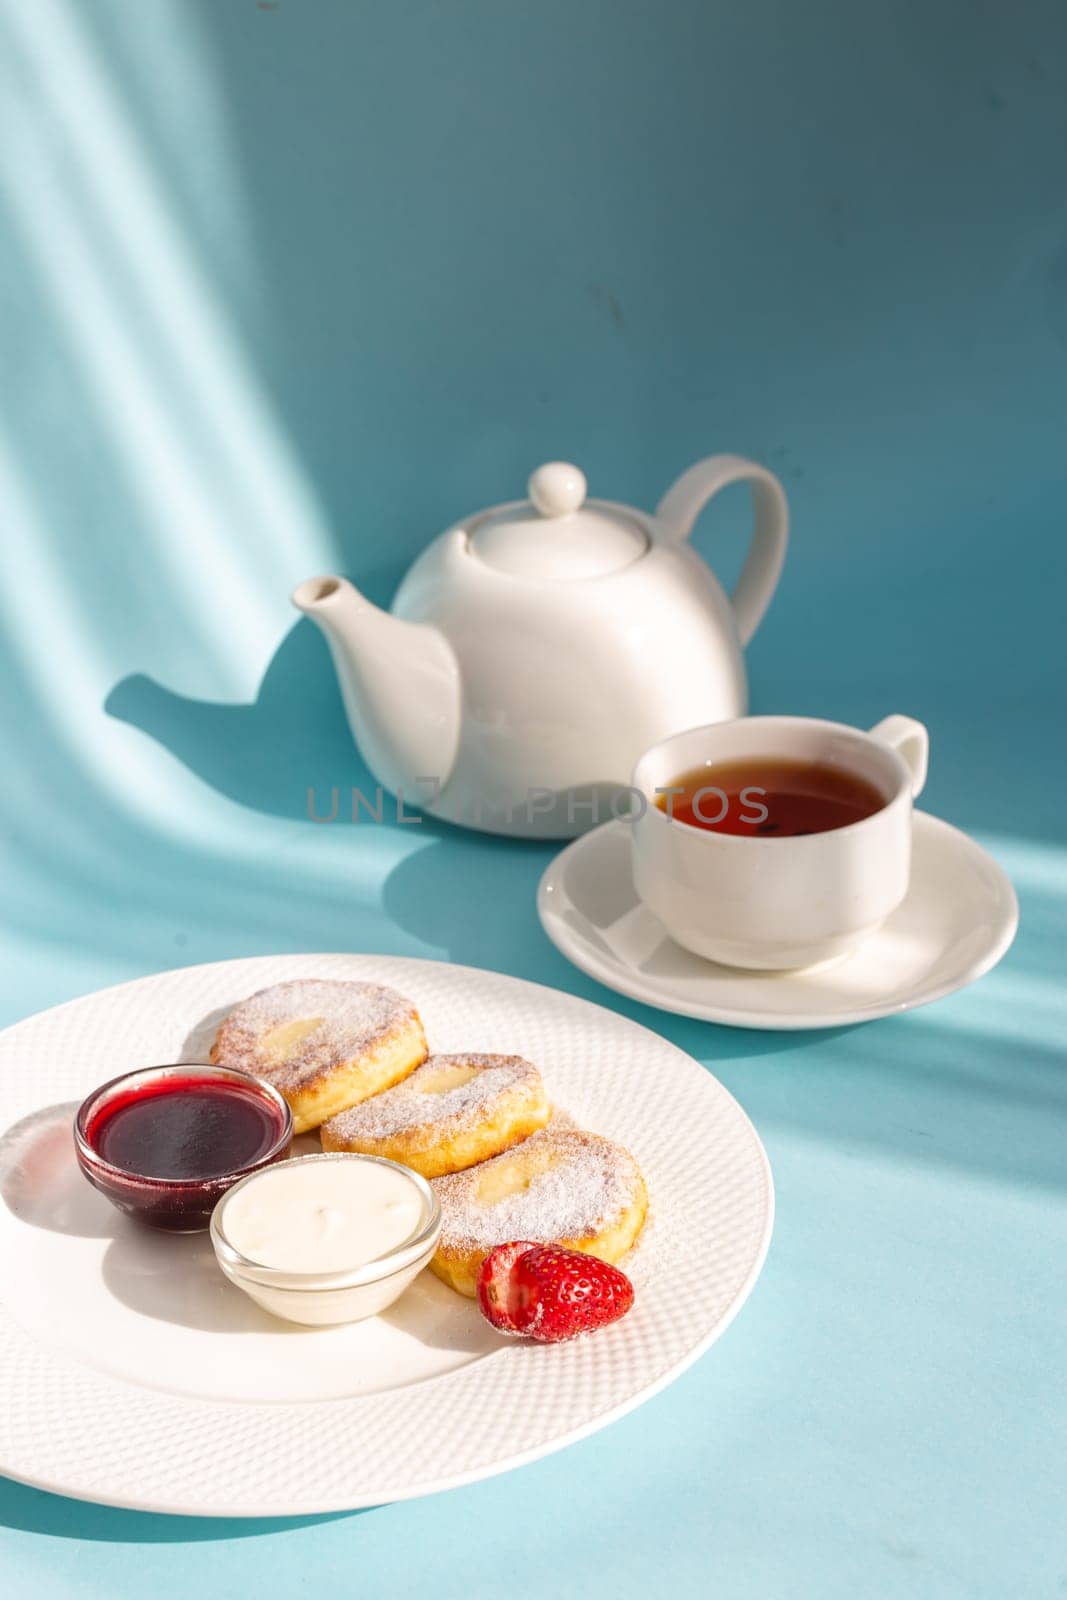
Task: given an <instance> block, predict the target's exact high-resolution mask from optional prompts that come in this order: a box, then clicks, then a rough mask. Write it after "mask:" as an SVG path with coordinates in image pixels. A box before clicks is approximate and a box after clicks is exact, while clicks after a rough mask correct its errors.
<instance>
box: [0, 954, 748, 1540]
mask: <svg viewBox="0 0 1067 1600" xmlns="http://www.w3.org/2000/svg"><path fill="white" fill-rule="evenodd" d="M301 976H317V977H325V978H356V979H367V978H374V979H379V980H381V981H382V982H384V983H388V984H392V985H394V986H395V987H396V988H398V989H401V990H402V991H403V992H404V993H405V994H408V995H410V996H411V997H412V998H413V999H414V1000H415V1001H416V1003H417V1005H418V1006H419V1009H420V1011H421V1012H422V1016H423V1020H424V1022H425V1024H426V1029H427V1033H428V1036H429V1039H430V1043H431V1048H433V1049H436V1050H459V1049H473V1050H488V1051H500V1052H518V1053H521V1054H524V1055H526V1056H529V1057H530V1058H531V1059H532V1060H534V1061H536V1062H537V1063H538V1064H539V1065H540V1066H541V1067H542V1068H543V1070H544V1073H545V1077H546V1081H547V1084H548V1087H549V1091H550V1093H551V1095H552V1097H553V1099H554V1100H555V1101H556V1103H557V1104H559V1105H561V1106H563V1107H565V1108H566V1109H567V1110H568V1111H569V1112H571V1113H572V1114H573V1115H574V1116H575V1117H576V1118H577V1119H578V1120H579V1121H580V1122H582V1123H583V1124H585V1125H586V1126H588V1127H590V1128H593V1129H595V1130H597V1131H598V1132H601V1133H605V1134H608V1135H609V1136H611V1137H614V1138H617V1139H619V1140H621V1141H623V1142H624V1143H625V1144H627V1145H628V1146H629V1147H630V1148H631V1149H632V1150H633V1152H634V1154H635V1155H636V1156H637V1157H638V1159H639V1161H640V1162H641V1165H642V1167H643V1168H644V1171H645V1175H646V1178H647V1180H648V1186H649V1192H650V1197H651V1216H650V1220H649V1223H648V1224H647V1226H646V1228H645V1231H644V1233H643V1235H642V1238H641V1241H640V1242H639V1244H638V1247H637V1249H636V1250H635V1251H634V1252H633V1253H632V1255H631V1257H630V1258H629V1260H628V1261H627V1263H626V1265H627V1268H628V1270H629V1271H631V1273H632V1276H633V1278H634V1282H635V1284H636V1287H637V1299H636V1304H635V1307H634V1310H633V1311H632V1312H631V1313H630V1315H629V1316H628V1317H627V1318H626V1319H625V1320H624V1321H622V1322H620V1323H619V1324H617V1325H616V1326H615V1327H613V1328H608V1329H604V1330H602V1331H601V1332H600V1333H598V1334H596V1335H595V1336H593V1337H590V1338H589V1339H586V1340H577V1341H575V1342H574V1343H572V1344H565V1345H558V1346H544V1345H543V1346H535V1345H526V1344H522V1343H518V1342H514V1341H507V1340H504V1339H501V1338H500V1336H498V1335H497V1334H495V1333H494V1332H493V1330H492V1329H491V1328H490V1327H489V1326H488V1324H486V1323H485V1322H484V1321H483V1320H482V1318H481V1316H480V1315H479V1313H478V1311H477V1308H476V1307H475V1305H474V1303H473V1302H472V1301H469V1300H464V1299H462V1298H461V1297H460V1296H458V1295H455V1294H453V1293H452V1291H451V1290H449V1289H446V1288H445V1286H444V1285H443V1284H441V1283H439V1282H438V1281H437V1279H435V1278H434V1277H432V1276H431V1275H430V1274H429V1273H428V1272H426V1273H423V1274H421V1276H420V1277H419V1278H418V1279H417V1280H416V1283H415V1284H414V1286H413V1287H412V1288H411V1289H410V1290H409V1291H408V1292H407V1294H405V1295H404V1296H403V1297H402V1298H401V1300H400V1301H398V1302H397V1304H396V1305H395V1306H394V1307H392V1308H391V1309H390V1311H389V1312H387V1313H386V1314H385V1315H384V1316H382V1317H378V1318H374V1319H373V1320H372V1321H369V1322H365V1323H356V1324H352V1325H350V1326H348V1327H343V1328H333V1329H315V1330H308V1329H299V1328H296V1327H295V1326H294V1325H292V1324H287V1323H282V1322H277V1321H275V1320H273V1319H272V1318H271V1317H269V1316H268V1315H267V1314H266V1313H265V1312H262V1311H260V1310H259V1308H258V1307H256V1306H255V1305H253V1303H252V1302H251V1301H250V1300H248V1299H247V1298H246V1297H245V1296H244V1295H243V1294H241V1293H240V1291H239V1290H237V1289H235V1288H233V1286H232V1285H230V1284H229V1283H227V1282H226V1280H225V1279H224V1278H223V1277H222V1274H221V1273H220V1272H219V1271H218V1270H217V1268H216V1266H215V1262H214V1258H213V1256H212V1254H211V1246H210V1244H209V1242H208V1239H207V1236H206V1235H205V1234H200V1235H189V1236H185V1237H180V1236H176V1237H167V1236H166V1235H162V1234H157V1233H153V1232H151V1231H150V1230H148V1229H145V1228H141V1227H139V1226H138V1225H137V1224H136V1223H134V1222H132V1221H130V1220H129V1219H128V1218H124V1217H122V1216H120V1214H119V1213H118V1212H117V1211H115V1210H113V1208H112V1207H111V1206H110V1205H109V1204H108V1202H107V1201H106V1200H105V1199H104V1198H103V1196H101V1195H99V1194H97V1193H96V1191H95V1190H93V1189H91V1188H90V1187H89V1185H88V1184H87V1183H86V1182H85V1181H84V1179H83V1178H82V1177H81V1175H80V1173H79V1172H78V1170H77V1168H76V1166H75V1164H74V1156H73V1149H72V1143H71V1134H70V1118H71V1115H72V1113H73V1110H74V1107H75V1103H76V1102H77V1101H79V1100H80V1099H81V1098H82V1097H83V1096H84V1095H85V1094H86V1093H87V1092H88V1090H89V1089H91V1088H92V1087H93V1085H94V1084H96V1083H98V1082H100V1081H101V1080H103V1079H105V1078H110V1077H112V1076H114V1075H115V1074H116V1073H119V1072H123V1071H126V1070H128V1069H130V1068H133V1067H136V1066H141V1065H147V1064H150V1063H154V1062H162V1061H171V1060H177V1059H180V1058H182V1057H185V1058H186V1059H195V1058H196V1057H197V1056H199V1058H200V1059H203V1051H204V1048H205V1040H207V1039H209V1038H210V1037H211V1034H212V1032H213V1029H214V1025H215V1022H216V1021H217V1017H218V1014H219V1012H220V1011H221V1010H224V1009H226V1008H228V1007H229V1006H231V1005H233V1004H234V1003H235V1002H236V1001H237V1000H239V999H241V998H242V997H243V996H244V995H246V994H249V993H250V992H252V991H253V990H255V989H259V988H262V987H264V986H265V985H267V984H270V983H276V982H278V981H279V980H280V979H283V978H291V977H301ZM3 1130H6V1131H3ZM0 1194H2V1197H3V1200H4V1202H5V1203H4V1204H3V1205H0V1251H2V1259H3V1261H4V1271H3V1273H2V1274H0V1471H2V1472H4V1473H6V1474H8V1475H9V1476H10V1477H14V1478H19V1479H22V1480H23V1481H24V1482H27V1483H32V1484H36V1485H38V1486H40V1487H42V1488H45V1489H52V1490H56V1491H58V1492H59V1493H62V1494H69V1495H76V1496H78V1497H80V1498H83V1499H88V1500H98V1501H104V1502H108V1503H111V1504H117V1505H124V1506H132V1507H137V1508H142V1509H147V1510H153V1511H176V1512H186V1513H190V1514H196V1515H220V1516H222V1515H230V1516H243V1515H261V1516H274V1515H291V1514H297V1513H301V1512H315V1511H329V1510H342V1509H350V1508H354V1507H357V1506H365V1505H377V1504H380V1503H382V1502H383V1501H387V1500H397V1499H403V1498H405V1497H408V1496H411V1495H419V1494H426V1493H429V1492H430V1491H432V1490H437V1489H445V1488H450V1487H453V1486H454V1485H457V1484H461V1483H468V1482H471V1481H473V1480H474V1479H477V1478H482V1477H486V1476H488V1475H490V1474H492V1473H496V1472H501V1471H503V1470H505V1469H506V1468H508V1467H513V1466H518V1465H519V1464H520V1463H522V1462H524V1461H530V1460H533V1459H534V1458H536V1457H537V1456H541V1455H544V1454H546V1453H547V1452H549V1451H551V1450H555V1449H558V1448H560V1447H561V1446H562V1445H565V1444H568V1443H570V1442H571V1441H572V1440H575V1439H579V1438H582V1437H583V1436H584V1435H586V1434H589V1433H592V1432H593V1431H594V1430H595V1429H597V1428H600V1427H603V1425H604V1424H605V1423H607V1422H610V1421H611V1420H612V1419H613V1418H615V1417H618V1416H621V1415H622V1414H623V1413H624V1412H626V1411H628V1410H630V1409H631V1408H632V1407H634V1406H636V1405H637V1404H639V1403H640V1402H641V1401H642V1400H645V1399H647V1398H648V1397H649V1396H650V1395H652V1394H654V1393H655V1392H656V1391H657V1390H658V1389H660V1388H662V1387H663V1385H664V1384H666V1383H668V1382H669V1381H670V1380H671V1378H673V1377H675V1376H677V1374H678V1373H679V1372H681V1371H682V1370H683V1369H684V1368H685V1367H687V1366H688V1365H689V1364H690V1363H691V1362H692V1361H694V1360H695V1359H696V1357H697V1356H698V1355H699V1354H700V1353H701V1351H703V1350H705V1349H706V1348H707V1346H708V1345H709V1344H711V1342H712V1340H713V1339H715V1338H716V1337H717V1335H718V1334H720V1333H721V1332H722V1330H723V1329H724V1328H725V1327H726V1325H727V1324H728V1323H729V1322H730V1320H731V1318H732V1317H733V1316H734V1315H735V1314H736V1312H737V1310H738V1308H739V1307H740V1306H741V1304H742V1302H743V1301H744V1299H745V1297H746V1296H747V1295H748V1293H749V1290H750V1289H751V1288H752V1285H753V1283H754V1282H755V1280H756V1277H757V1275H758V1273H759V1270H760V1267H761V1265H762V1262H763V1258H764V1255H765V1254H766V1250H767V1243H768V1239H769V1237H770V1230H771V1220H772V1214H773V1194H772V1187H771V1176H770V1170H769V1168H768V1165H767V1159H766V1156H765V1155H764V1152H763V1148H762V1146H761V1144H760V1142H759V1139H758V1138H757V1136H756V1133H755V1131H754V1130H753V1128H752V1126H751V1124H750V1123H749V1122H748V1120H747V1118H746V1117H745V1115H744V1113H743V1112H742V1111H741V1109H740V1108H739V1106H738V1105H737V1103H736V1102H735V1101H734V1100H733V1099H731V1097H730V1095H729V1094H727V1092H726V1090H725V1089H723V1088H722V1086H721V1085H720V1084H719V1083H717V1082H716V1080H715V1079H714V1078H713V1077H711V1075H710V1074H709V1073H707V1072H706V1071H705V1070H704V1069H703V1068H702V1067H701V1066H700V1065H699V1064H698V1063H697V1062H696V1061H694V1060H693V1059H692V1058H691V1057H689V1056H687V1055H684V1054H683V1053H682V1051H680V1050H677V1049H675V1047H674V1046H673V1045H670V1044H668V1043H666V1041H665V1040H663V1039H660V1038H658V1037H657V1036H656V1035H655V1034H653V1033H650V1032H649V1031H648V1030H647V1029H644V1028H641V1027H638V1026H637V1025H636V1024H635V1023H632V1022H629V1021H626V1020H625V1019H623V1018H621V1017H618V1016H615V1015H613V1014H612V1013H611V1012H609V1011H605V1010H602V1009H601V1008H600V1007H599V1006H594V1005H590V1004H589V1003H588V1002H586V1001H582V1000H577V999H575V998H573V997H572V996H570V995H564V994H558V993H556V992H555V991H554V990H551V989H545V988H541V987H540V986H539V985H536V984H531V983H522V982H520V981H518V980H517V979H514V978H506V977H502V976H500V975H498V974H495V973H490V972H479V971H477V970H475V969H473V968H470V967H456V966H449V965H446V964H444V963H437V962H430V961H407V960H399V959H395V958H391V957H385V956H381V957H379V956H374V957H371V956H351V955H320V956H314V955H302V956H270V957H266V958H261V959H256V960H249V961H227V962H221V963H217V964H215V965H211V966H204V967H188V968H185V969H184V970H181V971H177V972H166V973H162V974H161V975H160V976H158V977H153V978H144V979H141V980H140V981H138V982H136V983H130V984H124V985H122V986H121V987H119V988H116V989H109V990H105V991H103V992H102V993H100V994H96V995H90V996H88V997H87V998H86V999H83V1000H75V1001H73V1002H71V1003H70V1004H69V1005H65V1006H60V1007H58V1008H57V1009H56V1010H54V1011H47V1012H44V1013H43V1014H42V1015H40V1016H38V1017H33V1018H31V1019H30V1020H29V1021H27V1022H23V1023H20V1024H18V1026H17V1027H14V1028H11V1029H9V1030H8V1031H7V1032H6V1033H4V1034H3V1035H0ZM695 1265H696V1266H698V1267H699V1270H698V1271H694V1270H693V1268H694V1266H695ZM680 1283H684V1286H685V1292H684V1293H679V1289H678V1286H679V1284H680Z"/></svg>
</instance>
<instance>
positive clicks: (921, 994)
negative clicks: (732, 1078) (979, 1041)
mask: <svg viewBox="0 0 1067 1600" xmlns="http://www.w3.org/2000/svg"><path fill="white" fill-rule="evenodd" d="M915 818H916V821H920V819H921V825H922V826H923V827H924V828H926V827H931V828H932V829H934V830H935V832H936V831H937V830H941V831H943V832H945V833H947V834H950V835H952V837H953V843H954V846H955V847H956V848H960V849H962V850H964V851H965V852H967V853H970V854H971V855H973V856H977V857H978V858H980V860H981V861H982V862H983V863H984V864H985V865H986V866H987V867H989V866H991V867H992V868H993V869H994V872H995V875H996V878H997V880H998V890H999V896H998V899H999V901H1000V903H1001V905H1002V912H1003V920H1002V922H1001V923H1000V924H999V932H998V934H997V936H996V938H995V939H992V940H991V941H990V943H989V945H988V946H987V947H986V949H985V950H984V951H983V952H982V954H981V955H980V956H977V957H976V958H975V959H974V960H973V961H972V962H970V963H969V964H968V966H967V967H966V969H961V971H960V973H959V974H958V975H957V976H956V977H954V978H952V979H950V980H949V981H948V982H946V983H941V984H934V985H932V986H931V987H930V988H929V989H919V990H917V991H916V992H915V994H914V995H912V996H909V997H907V998H906V999H904V1000H897V1001H892V1002H889V1003H885V1004H882V1003H878V1002H876V1003H874V1004H873V1005H869V1006H856V1007H853V1008H852V1009H851V1010H843V1009H842V1010H837V1011H787V1012H775V1013H774V1014H773V1015H768V1014H767V1013H766V1012H760V1011H751V1010H748V1009H747V1008H745V1007H743V1006H722V1005H714V1004H711V1005H708V1004H703V1003H701V1002H700V1001H693V1002H688V1001H685V1000H682V999H680V998H678V997H676V996H673V995H668V994H666V993H665V992H664V991H663V990H662V989H660V988H658V987H657V986H656V985H655V984H653V983H649V982H648V980H647V979H642V978H637V977H635V976H631V973H630V970H629V969H628V968H623V967H621V966H618V965H616V964H614V963H612V962H610V961H607V960H600V959H599V958H598V957H597V956H596V954H595V953H594V952H592V951H590V950H589V949H588V948H587V947H586V946H585V945H584V944H577V943H575V942H573V941H572V940H571V939H570V938H569V937H568V936H567V935H568V930H567V929H566V928H565V927H564V926H563V923H562V919H561V918H560V917H559V915H558V914H557V912H556V908H555V906H554V905H553V904H552V903H551V894H552V891H553V890H554V889H555V887H556V884H557V883H558V882H559V879H560V874H561V872H562V870H563V868H564V865H565V863H566V861H567V859H568V857H570V856H571V855H572V854H574V855H576V854H578V853H580V851H581V849H582V847H583V846H584V845H586V843H587V841H588V840H589V839H591V838H592V837H593V835H594V834H597V833H603V832H606V831H607V830H608V829H609V828H612V829H615V830H620V831H621V830H622V829H623V828H625V827H626V826H627V823H626V821H625V819H621V818H620V819H616V820H613V821H611V822H603V823H601V825H600V827H599V828H592V829H590V831H589V832H588V833H585V834H582V835H581V837H580V838H578V839H573V840H572V841H571V842H570V844H568V845H567V846H566V847H565V848H564V849H563V850H561V851H560V852H559V854H558V855H557V856H554V857H553V859H552V860H551V861H550V862H549V864H548V866H547V867H546V868H545V870H544V872H543V873H542V875H541V880H540V882H539V883H538V885H537V915H538V917H539V918H540V921H541V927H542V928H543V929H544V932H545V934H546V936H547V937H548V938H549V939H550V940H551V942H552V943H553V945H555V947H556V949H557V950H558V951H559V953H560V955H562V956H564V957H565V958H566V959H567V960H568V961H569V962H570V963H571V965H572V966H575V967H577V968H578V970H579V971H580V972H584V973H585V974H586V976H587V977H590V978H595V979H596V981H597V982H598V983H602V984H603V985H604V987H605V988H606V989H611V990H612V991H613V992H614V993H615V994H621V995H625V996H626V997H627V998H628V999H630V1000H639V1001H641V1002H642V1003H643V1004H644V1005H649V1006H654V1007H655V1009H656V1010H657V1011H665V1012H669V1013H670V1014H671V1015H673V1016H677V1017H694V1018H696V1019H697V1021H699V1022H713V1023H717V1024H718V1025H719V1026H721V1027H726V1028H746V1029H753V1030H758V1031H767V1032H773V1033H786V1032H790V1033H792V1032H803V1031H804V1030H806V1029H812V1028H846V1027H850V1026H852V1025H853V1024H855V1023H857V1022H875V1021H877V1020H878V1018H879V1017H893V1016H900V1015H902V1014H903V1013H904V1012H906V1011H916V1010H918V1009H919V1007H921V1006H927V1005H931V1004H932V1003H933V1002H934V1001H935V1000H944V999H945V998H946V996H948V995H950V994H956V993H957V992H958V991H959V990H960V989H965V988H967V987H968V985H969V984H972V983H976V982H977V981H978V979H979V978H983V977H984V976H985V975H986V973H987V972H990V971H991V970H992V969H993V967H995V966H996V965H997V962H998V961H1000V960H1002V958H1003V957H1004V956H1005V955H1006V953H1007V952H1008V950H1009V949H1010V948H1011V944H1012V941H1013V940H1014V938H1015V935H1016V933H1017V931H1018V928H1019V902H1018V897H1017V896H1016V893H1015V888H1014V885H1013V884H1012V882H1011V879H1010V878H1009V877H1008V875H1007V873H1006V872H1005V871H1004V868H1003V867H1002V866H1001V865H1000V862H999V861H997V860H996V858H995V857H994V856H992V855H990V853H989V851H988V850H985V849H983V848H982V846H981V845H980V844H979V843H978V842H977V840H975V839H972V838H971V837H970V835H969V834H966V833H964V832H963V830H962V828H957V827H955V826H954V825H953V824H952V823H951V822H946V821H945V820H944V818H942V817H935V816H934V815H933V814H932V813H931V812H929V811H921V810H919V809H916V811H915Z"/></svg>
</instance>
